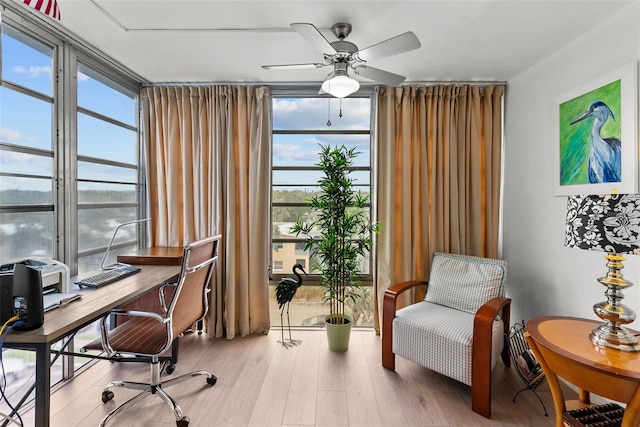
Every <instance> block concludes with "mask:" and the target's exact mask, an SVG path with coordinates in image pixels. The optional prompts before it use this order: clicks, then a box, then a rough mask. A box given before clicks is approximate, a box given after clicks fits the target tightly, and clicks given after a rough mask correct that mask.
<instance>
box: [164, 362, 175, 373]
mask: <svg viewBox="0 0 640 427" xmlns="http://www.w3.org/2000/svg"><path fill="white" fill-rule="evenodd" d="M175 370H176V365H174V364H173V363H170V364H168V365H167V368H166V369H165V372H166V373H167V374H168V375H171V374H173V371H175Z"/></svg>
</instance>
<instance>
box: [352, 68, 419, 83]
mask: <svg viewBox="0 0 640 427" xmlns="http://www.w3.org/2000/svg"><path fill="white" fill-rule="evenodd" d="M354 71H355V72H356V74H357V75H359V76H362V77H366V78H368V79H370V80H373V81H376V82H379V83H383V84H386V85H388V86H397V85H399V84H400V83H402V82H403V81H404V79H406V77H405V76H401V75H400V74H393V73H390V72H388V71H384V70H380V69H378V68H373V67H369V66H367V65H360V66H358V67H355V68H354Z"/></svg>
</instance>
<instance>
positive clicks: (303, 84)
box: [142, 80, 507, 90]
mask: <svg viewBox="0 0 640 427" xmlns="http://www.w3.org/2000/svg"><path fill="white" fill-rule="evenodd" d="M321 84H322V82H319V81H318V82H229V81H225V82H218V81H211V82H154V83H146V84H143V85H142V87H154V86H205V85H229V86H238V85H243V86H269V87H270V88H272V89H283V90H287V89H293V88H308V87H317V88H319V87H320V85H321ZM440 84H444V85H470V86H488V85H496V86H506V85H507V82H505V81H491V80H440V81H438V80H420V81H410V82H404V83H402V85H401V86H409V85H418V86H433V85H440ZM376 86H384V85H380V84H375V83H363V82H361V83H360V87H361V88H363V89H373V88H375V87H376Z"/></svg>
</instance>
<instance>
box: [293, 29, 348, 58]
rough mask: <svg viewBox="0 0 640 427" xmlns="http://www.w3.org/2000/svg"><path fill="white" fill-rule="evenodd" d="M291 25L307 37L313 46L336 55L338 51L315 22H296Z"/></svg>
mask: <svg viewBox="0 0 640 427" xmlns="http://www.w3.org/2000/svg"><path fill="white" fill-rule="evenodd" d="M290 27H291V28H292V29H293V30H294V31H296V32H297V33H298V34H300V35H301V36H302V37H304V38H305V40H306V41H308V42H309V43H311V45H312V46H313V47H315V48H316V49H318V50H319V51H320V52H322V53H329V54H331V55H334V54H336V53H338V51H337V50H336V49H335V48H334V47H333V46H332V45H331V43H329V41H328V40H327V39H326V38H325V37H324V36H323V35H322V33H321V32H320V31H318V29H317V28H316V27H315V25H313V24H307V23H303V22H300V23H294V24H291V25H290Z"/></svg>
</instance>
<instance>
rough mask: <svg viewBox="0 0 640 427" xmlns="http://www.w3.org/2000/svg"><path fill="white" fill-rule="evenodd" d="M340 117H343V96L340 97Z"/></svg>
mask: <svg viewBox="0 0 640 427" xmlns="http://www.w3.org/2000/svg"><path fill="white" fill-rule="evenodd" d="M338 117H340V118H342V98H340V114H338Z"/></svg>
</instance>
